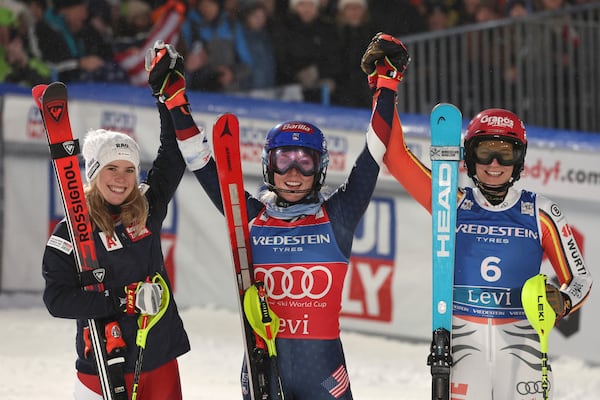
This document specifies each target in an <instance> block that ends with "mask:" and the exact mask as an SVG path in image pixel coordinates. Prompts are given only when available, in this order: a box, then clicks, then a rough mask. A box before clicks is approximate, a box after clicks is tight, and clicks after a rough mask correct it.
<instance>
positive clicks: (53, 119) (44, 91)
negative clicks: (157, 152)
mask: <svg viewBox="0 0 600 400" xmlns="http://www.w3.org/2000/svg"><path fill="white" fill-rule="evenodd" d="M31 92H32V96H33V98H34V100H35V103H36V105H37V107H38V108H39V110H40V112H41V114H42V119H43V121H44V126H45V130H46V135H47V138H48V145H49V147H50V157H51V158H52V165H53V167H54V171H55V172H56V179H57V181H58V187H59V188H60V194H61V198H62V200H63V206H64V210H65V217H66V221H67V226H68V229H69V235H70V237H71V241H72V244H73V252H74V255H75V264H76V267H77V272H78V273H79V274H81V273H86V275H87V274H91V276H93V278H94V279H95V282H93V284H88V285H87V286H85V287H84V290H95V291H104V278H105V275H106V274H105V270H104V268H101V267H100V265H99V264H98V258H97V257H96V248H95V247H94V238H93V235H92V224H91V221H90V217H89V214H88V208H87V204H86V202H85V195H84V191H83V183H82V180H81V170H80V167H79V160H78V157H77V155H78V154H79V141H78V140H77V139H73V133H72V131H71V123H70V121H69V112H68V107H67V102H68V98H67V87H66V86H65V85H64V84H63V83H62V82H54V83H51V84H50V85H37V86H35V87H34V88H33V89H32V91H31ZM88 326H89V333H90V340H91V344H92V350H93V352H94V358H95V359H96V366H97V369H98V376H99V378H100V386H101V388H102V396H103V399H105V400H127V398H128V397H127V390H126V388H125V382H124V379H123V377H122V374H119V373H113V371H114V368H115V367H118V368H122V365H123V363H124V361H125V359H124V357H123V356H121V355H118V356H117V357H116V358H111V359H110V360H109V359H108V356H107V353H106V346H105V338H106V337H107V336H106V335H107V334H109V335H113V336H114V335H120V332H114V329H117V330H118V329H119V328H118V325H116V324H110V325H109V324H107V325H106V327H105V325H104V324H103V323H100V322H98V321H96V320H93V319H90V320H88ZM105 328H106V329H109V330H111V332H108V333H107V332H105ZM114 372H117V371H114ZM113 375H114V376H113Z"/></svg>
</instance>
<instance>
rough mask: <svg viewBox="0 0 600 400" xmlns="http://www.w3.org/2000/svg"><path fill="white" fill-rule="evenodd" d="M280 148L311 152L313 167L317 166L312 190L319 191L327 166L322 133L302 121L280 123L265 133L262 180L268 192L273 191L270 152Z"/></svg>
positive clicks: (327, 161)
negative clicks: (303, 149) (305, 149)
mask: <svg viewBox="0 0 600 400" xmlns="http://www.w3.org/2000/svg"><path fill="white" fill-rule="evenodd" d="M280 147H303V148H307V149H310V150H312V151H313V154H314V155H315V165H318V166H319V168H318V170H317V171H316V172H315V174H314V177H315V182H314V187H313V189H314V191H319V190H320V189H321V186H322V185H323V182H324V181H325V175H326V174H327V165H328V164H329V153H328V152H327V142H326V141H325V136H324V135H323V132H321V130H320V129H319V128H317V127H316V126H315V125H313V124H311V123H308V122H303V121H287V122H282V123H280V124H278V125H276V126H274V127H273V128H271V130H270V131H269V133H267V137H266V139H265V145H264V147H263V151H262V166H263V179H264V182H265V184H266V185H267V187H268V188H269V189H270V190H274V189H275V181H274V179H273V174H274V169H273V165H272V161H271V152H272V150H274V149H277V148H280Z"/></svg>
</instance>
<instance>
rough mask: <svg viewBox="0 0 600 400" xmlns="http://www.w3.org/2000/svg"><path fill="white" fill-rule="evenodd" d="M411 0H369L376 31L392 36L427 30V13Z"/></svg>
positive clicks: (416, 2) (372, 21)
mask: <svg viewBox="0 0 600 400" xmlns="http://www.w3.org/2000/svg"><path fill="white" fill-rule="evenodd" d="M418 3H419V2H418V1H415V2H414V3H413V2H412V1H410V0H369V12H370V14H371V23H372V25H373V29H374V30H375V32H387V33H389V34H390V35H392V36H396V37H398V36H402V35H410V34H413V33H418V32H425V31H427V22H426V20H425V13H424V12H423V11H422V9H421V8H419V7H418V6H417V5H416V4H418Z"/></svg>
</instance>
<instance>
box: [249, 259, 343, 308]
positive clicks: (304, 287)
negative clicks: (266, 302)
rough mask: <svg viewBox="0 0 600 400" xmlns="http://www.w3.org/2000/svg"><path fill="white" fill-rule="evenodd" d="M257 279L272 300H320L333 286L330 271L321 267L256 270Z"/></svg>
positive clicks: (298, 266)
mask: <svg viewBox="0 0 600 400" xmlns="http://www.w3.org/2000/svg"><path fill="white" fill-rule="evenodd" d="M254 272H255V274H256V276H257V279H260V278H261V275H263V276H262V280H263V282H265V285H266V286H267V293H269V297H270V298H271V299H273V300H282V299H284V298H289V299H293V300H299V299H303V298H306V297H308V298H309V299H313V300H316V299H321V298H323V297H325V295H327V293H329V289H331V285H332V284H333V277H332V276H331V271H329V270H328V269H327V268H325V267H324V266H322V265H315V266H313V267H303V266H300V265H297V266H294V267H290V268H284V267H272V268H269V269H265V268H260V267H259V268H256V269H255V270H254Z"/></svg>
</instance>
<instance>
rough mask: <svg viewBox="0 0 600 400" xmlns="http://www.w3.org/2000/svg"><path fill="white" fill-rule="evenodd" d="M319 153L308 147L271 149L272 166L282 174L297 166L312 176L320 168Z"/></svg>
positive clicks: (305, 174)
mask: <svg viewBox="0 0 600 400" xmlns="http://www.w3.org/2000/svg"><path fill="white" fill-rule="evenodd" d="M318 165H319V155H318V153H317V151H316V150H313V149H308V148H306V147H279V148H277V149H274V150H271V167H272V169H273V172H276V173H278V174H280V175H282V174H285V173H287V172H288V171H289V170H290V169H292V168H296V169H297V170H298V172H300V173H301V174H302V175H304V176H312V175H314V174H315V173H316V172H317V170H318Z"/></svg>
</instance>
